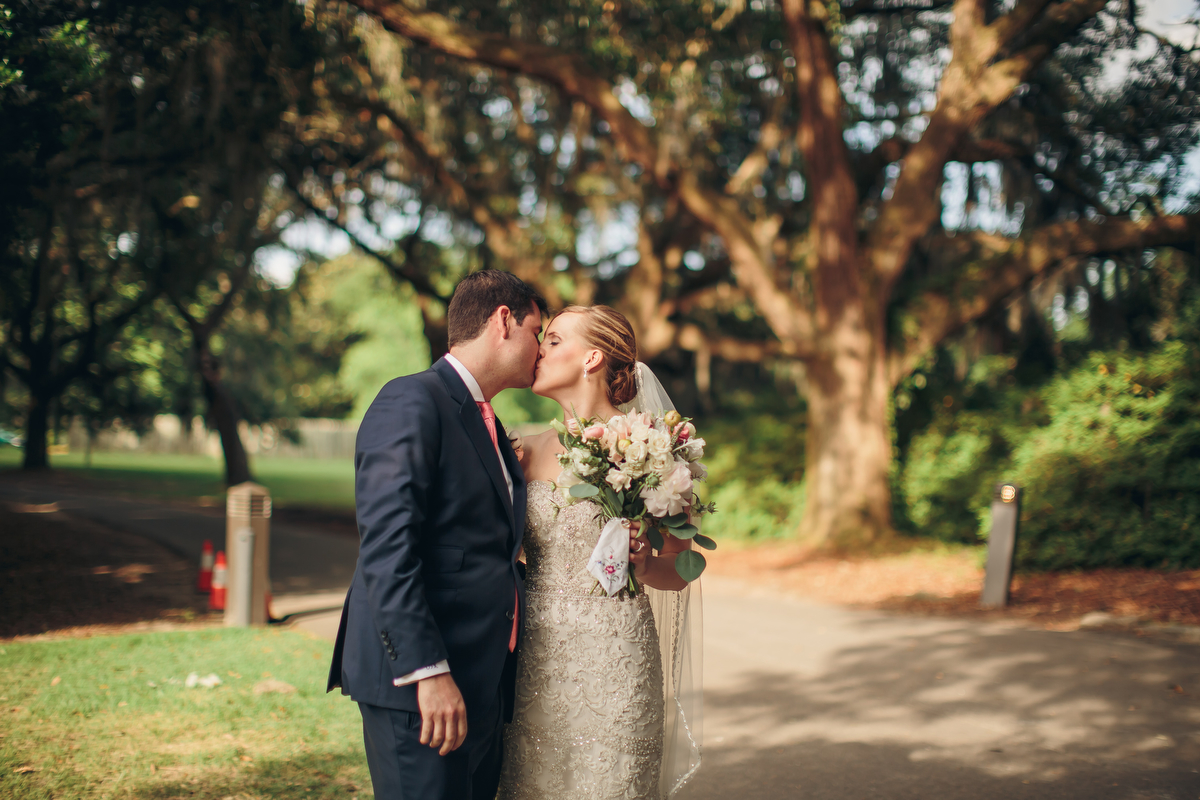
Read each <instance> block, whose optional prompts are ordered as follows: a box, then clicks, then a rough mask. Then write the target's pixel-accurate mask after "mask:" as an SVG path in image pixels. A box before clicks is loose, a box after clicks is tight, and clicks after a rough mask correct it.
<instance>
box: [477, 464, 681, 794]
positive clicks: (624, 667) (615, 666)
mask: <svg viewBox="0 0 1200 800" xmlns="http://www.w3.org/2000/svg"><path fill="white" fill-rule="evenodd" d="M597 511H598V507H597V506H596V505H595V504H593V503H591V502H576V503H570V499H569V498H568V497H567V495H566V493H565V492H563V491H560V490H558V489H556V488H555V487H554V484H552V483H549V482H547V481H532V482H530V484H529V511H528V514H527V520H528V521H527V523H526V526H525V558H526V564H527V567H528V571H527V574H526V577H525V586H526V598H527V601H526V602H527V603H528V608H527V611H526V617H525V620H526V621H525V638H524V639H523V641H522V644H521V653H520V659H519V661H518V667H517V700H516V709H515V714H514V719H513V722H512V724H511V725H509V726H508V728H507V730H506V731H505V740H504V769H503V772H502V774H501V778H500V798H501V800H657V798H658V797H659V796H660V795H659V773H660V769H661V766H662V761H663V730H664V692H663V663H662V659H661V656H660V648H659V639H658V632H657V630H656V628H655V622H654V615H653V612H652V610H651V604H650V600H649V598H648V596H647V594H646V593H644V592H643V593H641V594H639V595H638V596H637V597H627V596H624V595H621V596H618V597H608V596H606V595H605V594H604V593H603V592H602V591H596V590H595V586H596V579H595V578H593V577H592V576H591V575H590V574H589V573H588V571H587V569H586V567H587V563H588V558H589V556H591V553H592V548H593V547H595V545H596V539H597V537H598V536H599V535H600V522H599V521H598V518H597Z"/></svg>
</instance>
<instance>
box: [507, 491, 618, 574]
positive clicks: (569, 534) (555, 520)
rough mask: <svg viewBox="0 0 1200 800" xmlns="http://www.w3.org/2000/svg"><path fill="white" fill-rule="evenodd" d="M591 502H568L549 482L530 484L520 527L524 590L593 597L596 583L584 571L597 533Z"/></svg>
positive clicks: (593, 508)
mask: <svg viewBox="0 0 1200 800" xmlns="http://www.w3.org/2000/svg"><path fill="white" fill-rule="evenodd" d="M598 511H599V509H598V507H597V506H596V505H595V504H594V503H580V502H574V503H572V502H571V498H570V497H569V496H567V495H566V492H563V491H561V490H558V489H556V488H555V486H554V484H552V483H549V482H548V481H531V482H530V484H529V508H528V510H527V511H526V520H527V521H526V523H525V539H524V542H525V565H526V567H527V569H526V573H525V588H526V589H529V590H532V591H535V592H553V593H555V594H560V595H588V596H592V595H594V594H595V593H596V592H598V590H596V588H595V587H596V579H595V578H593V577H592V575H591V574H590V573H589V572H588V571H587V565H588V560H589V559H590V558H591V555H592V548H594V547H595V546H596V537H597V536H598V535H599V532H600V523H599V521H598V518H597V516H596V514H597V512H598Z"/></svg>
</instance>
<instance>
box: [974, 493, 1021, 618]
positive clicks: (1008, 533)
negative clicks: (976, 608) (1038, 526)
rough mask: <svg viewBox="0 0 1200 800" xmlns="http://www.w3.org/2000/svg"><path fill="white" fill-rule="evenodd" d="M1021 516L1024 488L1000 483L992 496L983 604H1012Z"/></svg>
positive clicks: (981, 598) (981, 597) (981, 600)
mask: <svg viewBox="0 0 1200 800" xmlns="http://www.w3.org/2000/svg"><path fill="white" fill-rule="evenodd" d="M1020 519H1021V488H1020V487H1019V486H1016V485H1015V484H1012V483H999V484H996V492H995V494H994V495H993V497H992V533H991V535H990V536H989V537H988V557H987V570H986V572H985V573H984V578H983V594H982V595H981V596H980V598H979V605H980V606H982V607H983V608H999V607H1001V606H1006V605H1008V591H1009V587H1010V585H1011V584H1012V568H1013V554H1014V553H1015V552H1016V549H1017V525H1018V523H1019V522H1020Z"/></svg>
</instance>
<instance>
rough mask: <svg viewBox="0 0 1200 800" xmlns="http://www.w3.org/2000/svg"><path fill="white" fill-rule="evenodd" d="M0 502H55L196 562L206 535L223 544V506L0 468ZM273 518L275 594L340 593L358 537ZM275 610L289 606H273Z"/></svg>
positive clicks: (351, 566) (350, 570)
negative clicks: (126, 493)
mask: <svg viewBox="0 0 1200 800" xmlns="http://www.w3.org/2000/svg"><path fill="white" fill-rule="evenodd" d="M0 502H12V503H27V504H32V505H43V504H46V503H57V504H58V507H59V510H61V511H65V512H67V513H70V514H75V515H77V516H81V517H86V518H88V519H92V520H95V521H97V522H100V523H102V524H105V525H109V526H111V527H114V528H118V529H120V530H125V531H129V532H131V533H137V534H140V535H143V536H146V537H147V538H150V539H153V540H155V541H158V542H161V543H162V544H164V545H166V546H167V547H169V548H171V549H172V550H174V551H175V552H177V553H179V554H180V555H182V556H184V557H186V558H189V559H194V560H195V562H196V563H197V564H199V563H200V551H201V548H203V546H204V540H205V539H211V540H212V542H213V544H214V545H215V546H216V548H217V549H218V550H221V549H224V543H225V511H224V508H197V507H195V506H189V505H183V504H172V503H167V502H154V501H149V500H142V499H137V500H131V499H129V498H125V497H120V496H115V495H111V494H104V493H103V492H101V491H99V490H97V489H94V488H91V487H89V488H87V489H84V488H79V487H76V486H60V485H58V484H56V483H54V482H50V481H46V480H39V479H37V478H30V477H28V476H23V475H21V474H20V473H7V474H0ZM271 522H272V524H271V584H272V591H273V593H274V595H275V597H276V598H281V597H287V596H289V595H298V594H304V595H308V594H311V593H318V592H329V591H342V593H343V595H344V590H345V587H347V586H349V585H350V579H351V577H352V576H353V575H354V564H355V561H356V560H357V559H358V542H357V541H356V540H355V539H353V538H352V537H345V536H331V535H329V534H328V533H325V532H323V531H322V530H321V528H319V527H317V526H307V525H302V524H296V523H294V522H282V521H280V520H278V519H273V520H272V521H271ZM277 606H278V603H277ZM276 613H281V614H282V613H289V612H288V611H280V610H279V609H278V608H277V609H276Z"/></svg>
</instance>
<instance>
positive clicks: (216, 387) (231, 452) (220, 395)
mask: <svg viewBox="0 0 1200 800" xmlns="http://www.w3.org/2000/svg"><path fill="white" fill-rule="evenodd" d="M199 359H200V378H201V380H203V381H204V397H205V399H206V400H208V412H209V417H210V418H211V419H212V421H213V424H215V425H216V426H217V433H218V435H220V437H221V449H222V451H224V453H225V483H226V484H228V485H229V486H236V485H237V484H239V483H245V482H246V481H251V480H254V476H253V475H252V474H251V473H250V460H249V458H248V457H247V456H246V448H245V447H243V446H242V437H241V436H240V435H238V422H239V417H238V411H237V403H236V402H235V401H234V399H233V394H232V393H230V391H229V387H227V386H226V385H225V383H224V381H222V380H221V367H220V364H219V362H218V361H217V359H216V356H214V355H213V354H212V353H210V352H209V351H208V347H207V346H203V347H202V348H201V349H200V353H199Z"/></svg>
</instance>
